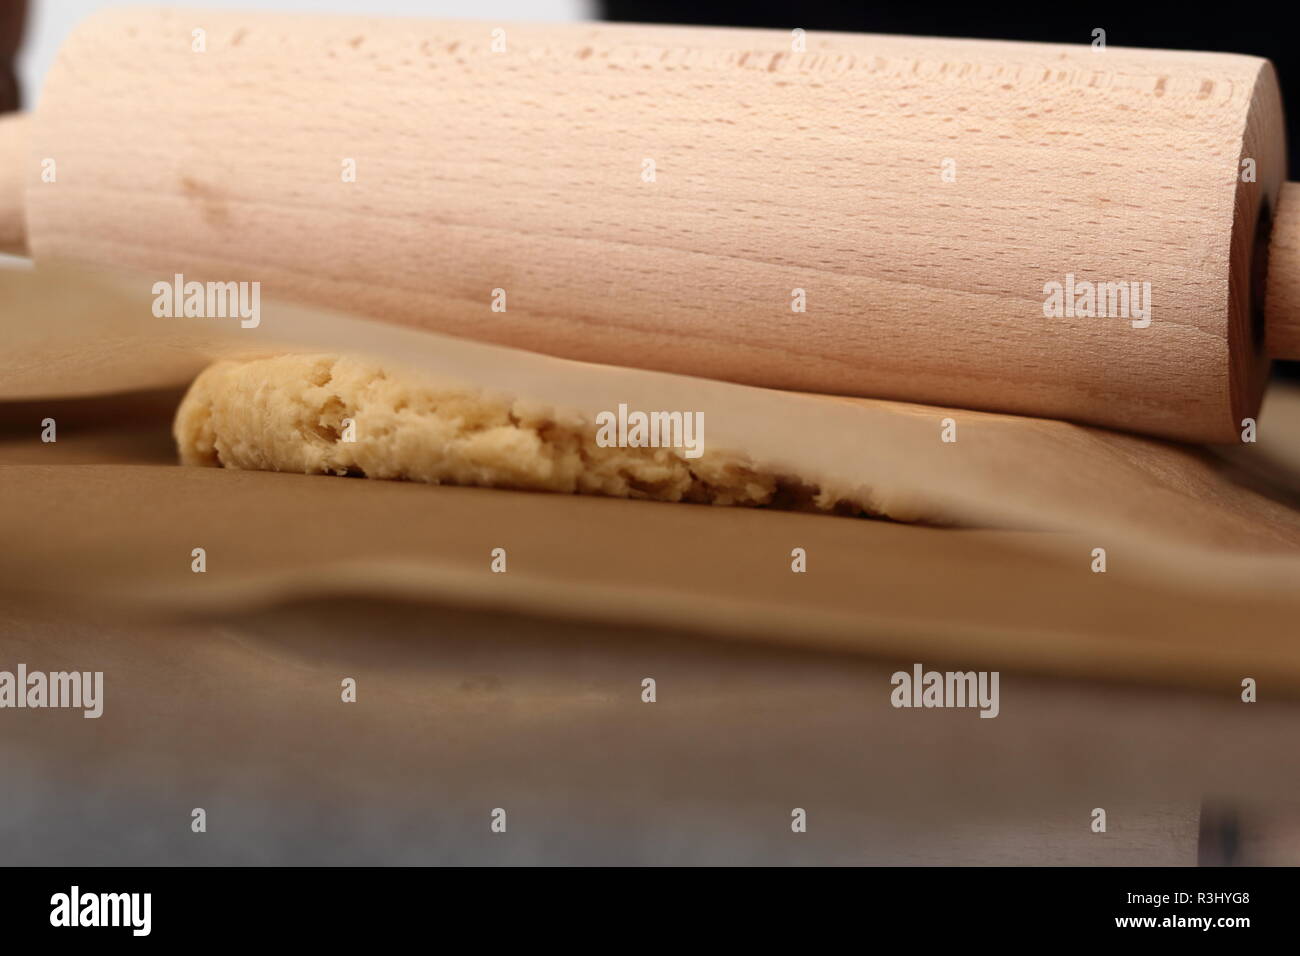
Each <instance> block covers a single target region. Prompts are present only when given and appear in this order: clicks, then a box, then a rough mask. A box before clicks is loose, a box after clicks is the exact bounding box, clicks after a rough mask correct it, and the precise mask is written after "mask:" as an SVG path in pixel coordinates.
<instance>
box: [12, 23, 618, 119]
mask: <svg viewBox="0 0 1300 956" xmlns="http://www.w3.org/2000/svg"><path fill="white" fill-rule="evenodd" d="M125 5H127V4H125V3H123V0H33V2H31V3H30V4H29V6H28V22H27V31H26V36H25V37H24V40H23V46H22V52H21V53H20V54H19V57H18V78H19V80H20V81H21V82H22V90H23V104H24V105H25V106H26V107H27V108H28V109H30V108H31V107H32V106H34V105H35V104H36V102H37V100H38V99H39V97H40V89H41V84H42V80H43V78H44V76H45V73H46V71H47V70H49V68H50V64H52V63H53V62H54V57H55V54H57V53H58V49H59V46H60V45H62V43H63V40H64V38H65V37H67V35H68V33H69V31H71V30H72V28H73V27H74V26H75V25H76V24H77V22H78V21H79V20H81V19H82V18H83V17H86V16H88V15H89V14H91V13H93V12H94V11H96V10H99V9H102V8H104V7H113V6H125ZM136 5H139V4H138V3H137V4H136ZM183 5H184V6H190V7H195V8H198V9H210V10H216V9H225V10H231V9H233V10H248V9H250V8H256V9H259V10H283V11H289V12H308V13H354V14H364V15H366V16H408V17H417V16H419V17H447V18H449V19H463V20H533V21H537V20H593V19H596V17H597V13H596V0H261V2H259V0H195V2H192V3H186V4H183Z"/></svg>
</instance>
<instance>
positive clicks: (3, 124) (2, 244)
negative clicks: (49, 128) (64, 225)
mask: <svg viewBox="0 0 1300 956" xmlns="http://www.w3.org/2000/svg"><path fill="white" fill-rule="evenodd" d="M27 140H28V118H27V114H26V113H10V114H8V115H6V116H0V252H7V253H10V254H12V255H17V256H25V255H27V213H26V205H27V203H26V197H25V195H24V194H25V191H26V189H27V163H28V153H27Z"/></svg>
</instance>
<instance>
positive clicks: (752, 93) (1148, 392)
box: [0, 9, 1300, 441]
mask: <svg viewBox="0 0 1300 956" xmlns="http://www.w3.org/2000/svg"><path fill="white" fill-rule="evenodd" d="M24 127H27V128H24ZM1282 129H1283V126H1282V118H1281V105H1280V101H1279V95H1278V89H1277V84H1276V79H1275V77H1274V73H1273V69H1272V66H1271V65H1270V64H1269V63H1268V62H1267V61H1265V60H1261V59H1258V58H1254V57H1247V56H1235V55H1225V54H1210V53H1176V52H1162V51H1157V50H1133V49H1114V48H1105V49H1094V48H1093V47H1092V46H1090V45H1088V44H1087V43H1086V42H1085V43H1081V44H1080V45H1077V46H1061V45H1039V44H1023V43H1002V42H983V41H964V40H938V39H917V38H909V37H894V36H868V35H851V34H831V33H825V34H814V33H809V34H806V35H804V34H803V33H802V31H791V32H784V31H753V30H730V29H695V28H674V27H667V28H665V27H647V26H617V25H602V24H574V25H561V26H526V25H515V24H510V23H506V24H493V23H490V22H483V23H464V22H441V21H428V20H399V19H391V20H380V19H355V18H339V17H323V16H322V17H316V16H284V15H267V14H251V13H249V14H244V13H239V14H235V13H215V12H213V13H209V12H195V11H162V10H152V9H127V10H113V11H109V12H104V13H100V14H97V15H95V16H94V17H92V18H91V19H89V20H88V21H86V22H85V23H84V24H82V25H81V26H80V27H79V28H78V29H77V30H76V32H75V33H74V35H73V36H72V37H71V38H70V39H69V41H68V42H67V44H66V46H65V48H64V49H63V51H62V53H61V55H60V57H59V59H58V62H57V63H56V65H55V67H54V68H53V70H52V72H51V73H50V76H49V78H48V80H47V83H46V86H45V89H44V90H43V91H42V92H41V95H40V100H39V104H38V107H37V108H36V110H35V112H34V113H33V114H32V115H31V116H30V117H29V118H28V119H27V120H26V121H25V122H24V121H14V122H9V123H6V124H5V125H4V132H3V136H2V137H0V139H2V140H3V143H2V144H0V155H3V154H6V153H7V154H8V155H10V156H13V157H16V158H15V159H13V163H14V164H15V168H17V169H20V170H21V172H20V173H19V172H15V173H12V174H11V179H12V182H13V186H12V190H11V191H10V195H9V196H8V197H7V198H0V217H2V218H3V220H7V223H8V231H9V232H11V233H14V234H16V235H17V237H18V240H21V239H22V236H23V227H22V225H21V221H22V220H24V219H25V245H26V248H27V249H28V250H29V251H30V253H31V254H32V255H33V256H34V257H35V258H36V259H37V261H38V262H39V261H40V260H44V259H55V258H59V259H72V260H79V261H83V262H90V263H96V264H105V265H110V266H120V267H134V268H137V269H142V270H144V271H145V273H146V274H147V275H150V276H156V277H157V278H158V279H166V280H170V279H171V277H172V276H173V275H174V274H176V273H181V274H183V275H184V276H185V277H186V279H218V280H243V281H260V282H261V283H262V292H263V295H265V296H281V297H289V298H293V299H297V300H305V301H308V302H314V303H319V304H324V305H327V306H331V307H335V308H338V309H342V310H348V311H353V312H359V313H362V314H367V315H370V316H373V317H376V318H378V319H382V320H385V321H390V322H398V323H403V324H407V325H413V326H419V327H423V328H428V329H435V330H439V331H443V332H449V333H452V334H456V335H462V336H467V337H470V338H475V339H482V340H487V341H491V342H498V343H505V344H509V345H514V346H519V347H523V348H528V349H534V350H537V351H541V352H548V353H551V354H555V355H562V356H567V357H570V358H578V359H586V360H591V361H599V362H606V363H614V364H623V365H636V366H642V367H647V368H654V369H664V370H669V371H676V372H683V373H688V374H695V375H704V376H710V377H714V378H722V379H729V380H733V381H738V382H746V383H751V384H757V385H765V386H772V387H778V388H785V389H800V390H808V391H817V392H831V393H839V394H844V395H866V396H876V397H884V398H894V399H903V400H913V401H919V402H926V403H932V404H941V405H953V406H961V407H970V408H983V409H993V410H1002V411H1009V412H1017V413H1026V414H1034V415H1044V416H1051V417H1057V418H1064V419H1071V420H1075V421H1081V422H1090V423H1096V424H1102V425H1108V426H1114V427H1118V428H1124V429H1131V430H1138V431H1143V432H1147V433H1151V434H1155V435H1161V436H1167V437H1171V438H1178V439H1188V440H1197V441H1233V440H1236V439H1237V438H1238V436H1239V433H1240V430H1241V427H1242V420H1243V419H1244V418H1246V417H1249V416H1254V415H1255V414H1256V412H1257V410H1258V407H1259V402H1260V397H1261V393H1262V391H1263V388H1264V383H1265V379H1266V376H1267V368H1268V357H1269V356H1273V357H1292V358H1294V357H1300V186H1294V185H1284V182H1283V180H1284V178H1285V169H1286V162H1285V146H1284V142H1283V134H1282ZM50 161H53V163H54V167H53V168H54V169H55V170H56V176H55V177H54V181H53V182H50V181H48V179H49V178H50V176H49V174H48V170H49V169H50V168H51V167H50ZM350 170H354V173H355V175H354V176H352V175H350ZM24 180H25V183H24ZM2 185H3V180H0V186H2ZM2 231H3V229H0V232H2ZM1088 284H1095V285H1093V286H1092V288H1093V291H1094V293H1099V294H1094V296H1093V299H1094V301H1093V305H1092V307H1091V309H1090V308H1089V304H1088V303H1089V296H1088V292H1087V291H1086V290H1087V289H1088ZM1058 289H1059V290H1060V291H1059V292H1058V291H1057V290H1058ZM496 290H501V291H496ZM502 293H504V296H503V294H502ZM494 303H495V304H496V306H497V308H498V309H499V308H500V307H501V306H502V305H504V307H505V311H495V310H494V308H493V305H494ZM801 306H803V308H804V310H803V311H799V308H800V307H801ZM1090 311H1091V312H1093V313H1095V314H1089V312H1090ZM167 321H172V320H167ZM262 327H263V328H265V327H266V324H265V323H264V324H263V326H262ZM249 334H250V335H255V334H257V333H256V332H251V331H250V332H249Z"/></svg>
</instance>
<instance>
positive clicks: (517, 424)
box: [174, 355, 860, 511]
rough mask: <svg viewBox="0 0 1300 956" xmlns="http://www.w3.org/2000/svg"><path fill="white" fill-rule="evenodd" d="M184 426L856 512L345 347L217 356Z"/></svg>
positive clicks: (399, 471)
mask: <svg viewBox="0 0 1300 956" xmlns="http://www.w3.org/2000/svg"><path fill="white" fill-rule="evenodd" d="M347 419H351V420H352V422H353V423H354V429H353V436H352V437H353V438H354V440H353V441H346V440H344V439H345V428H346V426H345V420H347ZM174 432H175V436H176V441H177V444H178V446H179V448H180V455H181V461H182V462H183V463H184V464H187V465H209V466H219V467H226V468H240V469H248V470H260V471H287V472H298V473H304V474H332V475H360V476H365V477H368V478H389V479H405V480H410V481H422V482H428V483H430V484H451V485H476V486H481V487H493V488H515V489H524V490H534V491H551V492H563V493H575V492H576V493H581V494H593V495H607V496H611V497H616V498H646V499H653V500H658V501H691V502H706V503H710V504H717V505H756V506H757V505H774V506H778V507H787V508H800V509H803V508H812V509H815V510H823V511H831V510H839V511H845V510H848V511H852V510H855V509H854V507H853V506H852V505H848V504H845V503H842V502H837V501H828V500H824V498H823V497H819V496H818V495H817V494H816V489H814V488H808V487H805V486H803V485H801V484H800V483H799V482H798V481H796V480H794V479H791V478H784V477H782V476H778V475H776V474H772V473H765V472H762V471H760V470H757V469H755V468H754V467H752V466H751V464H750V463H749V462H748V460H747V459H746V458H745V457H744V456H743V455H740V454H736V453H730V452H724V451H716V450H711V449H710V448H709V447H708V445H707V443H706V444H705V446H704V450H703V454H702V455H701V456H700V457H698V458H693V459H687V458H686V457H685V456H684V454H683V452H682V451H681V450H680V449H674V448H628V447H601V446H600V445H598V444H597V442H596V432H597V427H596V424H595V422H594V421H590V420H587V419H584V417H583V416H582V415H580V414H578V413H576V412H564V411H557V410H556V409H554V408H551V407H548V406H546V405H543V404H540V403H530V402H527V401H525V400H521V399H517V398H513V397H510V396H505V395H499V394H494V393H491V392H488V391H484V390H477V389H473V388H469V387H465V386H460V385H450V384H447V383H445V382H439V381H438V380H436V379H435V378H433V377H431V376H426V375H423V374H421V373H419V372H413V371H406V370H403V371H400V372H399V371H396V370H394V369H392V368H385V367H381V366H380V365H378V364H376V363H374V362H371V361H367V360H363V359H359V358H352V357H348V356H340V355H281V356H276V357H272V358H261V359H254V360H250V361H237V360H225V361H220V362H217V363H215V364H214V365H211V366H209V367H208V368H207V369H206V370H205V371H204V372H202V373H201V374H200V375H199V377H198V378H197V379H196V380H195V381H194V383H193V384H192V385H191V386H190V390H189V392H188V393H187V394H186V396H185V398H184V400H183V401H182V403H181V406H180V409H179V411H178V412H177V415H176V421H175V426H174ZM858 510H860V509H858Z"/></svg>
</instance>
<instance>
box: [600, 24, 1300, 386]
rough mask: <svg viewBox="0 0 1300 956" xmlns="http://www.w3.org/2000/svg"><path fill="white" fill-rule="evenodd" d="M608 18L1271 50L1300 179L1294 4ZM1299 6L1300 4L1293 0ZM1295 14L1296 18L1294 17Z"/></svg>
mask: <svg viewBox="0 0 1300 956" xmlns="http://www.w3.org/2000/svg"><path fill="white" fill-rule="evenodd" d="M601 6H602V9H603V11H604V16H605V19H607V20H624V21H629V22H633V23H690V24H697V25H712V26H738V27H741V26H743V27H772V28H779V29H786V30H790V29H793V28H795V27H802V28H803V29H805V30H840V31H846V32H851V33H907V34H912V35H914V36H942V37H974V38H982V39H995V40H1036V41H1039V42H1043V43H1080V44H1090V43H1091V42H1092V31H1093V30H1094V29H1095V28H1096V27H1101V28H1102V29H1103V30H1105V31H1106V45H1107V46H1136V47H1154V48H1157V49H1167V50H1218V51H1221V52H1224V53H1250V54H1253V55H1255V56H1263V57H1267V58H1268V59H1270V60H1272V61H1273V63H1274V65H1275V66H1276V67H1277V73H1278V82H1279V83H1280V85H1281V87H1282V104H1283V107H1284V109H1286V127H1287V145H1288V147H1289V151H1288V155H1287V159H1288V178H1289V179H1292V180H1296V179H1300V40H1297V39H1296V34H1295V31H1294V30H1293V29H1291V28H1290V27H1288V26H1284V23H1283V17H1282V11H1283V10H1284V9H1285V8H1286V7H1287V5H1286V4H1282V3H1278V4H1272V3H1267V4H1255V3H1225V4H1221V5H1216V6H1215V7H1214V8H1212V9H1210V10H1205V9H1204V8H1202V7H1200V6H1198V5H1195V4H1172V3H1171V4H1158V5H1151V6H1147V7H1144V6H1142V5H1140V4H1134V3H1111V2H1101V3H1089V4H1087V5H1086V6H1085V5H1077V6H1076V5H1072V4H1052V3H1042V2H1040V3H1034V4H1029V3H999V4H982V3H970V2H967V3H943V2H931V0H923V2H911V3H900V2H896V3H891V4H876V3H861V2H859V3H835V2H832V0H803V2H784V3H783V2H779V0H695V2H687V0H604V2H603V3H602V4H601ZM1291 9H1293V10H1294V9H1295V7H1291ZM1287 19H1288V20H1289V18H1287ZM1274 368H1275V369H1276V371H1277V372H1278V373H1279V374H1281V375H1284V376H1285V377H1287V378H1294V379H1300V362H1276V363H1274Z"/></svg>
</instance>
